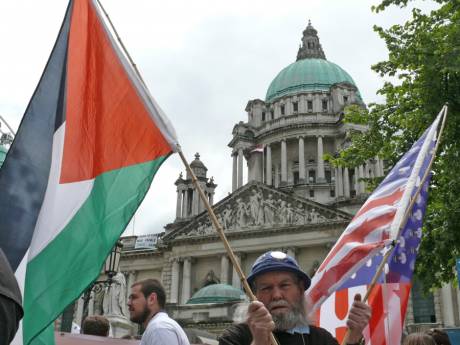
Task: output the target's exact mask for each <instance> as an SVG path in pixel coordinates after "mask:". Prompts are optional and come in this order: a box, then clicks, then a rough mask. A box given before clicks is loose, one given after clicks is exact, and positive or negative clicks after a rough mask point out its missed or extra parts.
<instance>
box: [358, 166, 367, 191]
mask: <svg viewBox="0 0 460 345" xmlns="http://www.w3.org/2000/svg"><path fill="white" fill-rule="evenodd" d="M363 177H364V168H363V165H362V164H361V165H360V166H359V167H358V178H359V179H362V178H363ZM365 191H366V184H365V183H364V181H360V182H359V194H364V192H365Z"/></svg>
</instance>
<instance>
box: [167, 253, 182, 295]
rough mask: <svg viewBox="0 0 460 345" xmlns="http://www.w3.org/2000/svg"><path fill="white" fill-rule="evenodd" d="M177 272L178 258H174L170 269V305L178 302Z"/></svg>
mask: <svg viewBox="0 0 460 345" xmlns="http://www.w3.org/2000/svg"><path fill="white" fill-rule="evenodd" d="M179 272H180V262H179V258H174V259H172V267H171V294H170V296H169V302H170V303H177V302H178V301H179Z"/></svg>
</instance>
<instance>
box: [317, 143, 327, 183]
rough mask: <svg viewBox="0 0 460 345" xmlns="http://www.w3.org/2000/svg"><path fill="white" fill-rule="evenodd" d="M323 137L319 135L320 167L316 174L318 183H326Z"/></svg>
mask: <svg viewBox="0 0 460 345" xmlns="http://www.w3.org/2000/svg"><path fill="white" fill-rule="evenodd" d="M323 154H324V151H323V137H322V136H321V135H318V166H317V172H316V181H317V182H324V181H325V180H326V179H325V178H324V160H323Z"/></svg>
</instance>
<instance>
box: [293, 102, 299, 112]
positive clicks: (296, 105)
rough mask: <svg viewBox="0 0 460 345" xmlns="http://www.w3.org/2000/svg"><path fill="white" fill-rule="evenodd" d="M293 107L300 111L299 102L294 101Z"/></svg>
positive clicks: (295, 110)
mask: <svg viewBox="0 0 460 345" xmlns="http://www.w3.org/2000/svg"><path fill="white" fill-rule="evenodd" d="M292 108H293V110H294V112H296V113H297V112H298V111H299V103H297V102H294V103H292Z"/></svg>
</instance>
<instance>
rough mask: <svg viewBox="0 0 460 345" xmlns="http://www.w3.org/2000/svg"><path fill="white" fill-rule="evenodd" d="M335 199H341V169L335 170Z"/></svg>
mask: <svg viewBox="0 0 460 345" xmlns="http://www.w3.org/2000/svg"><path fill="white" fill-rule="evenodd" d="M334 170H335V184H334V185H335V197H336V198H338V197H339V168H335V169H334Z"/></svg>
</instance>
